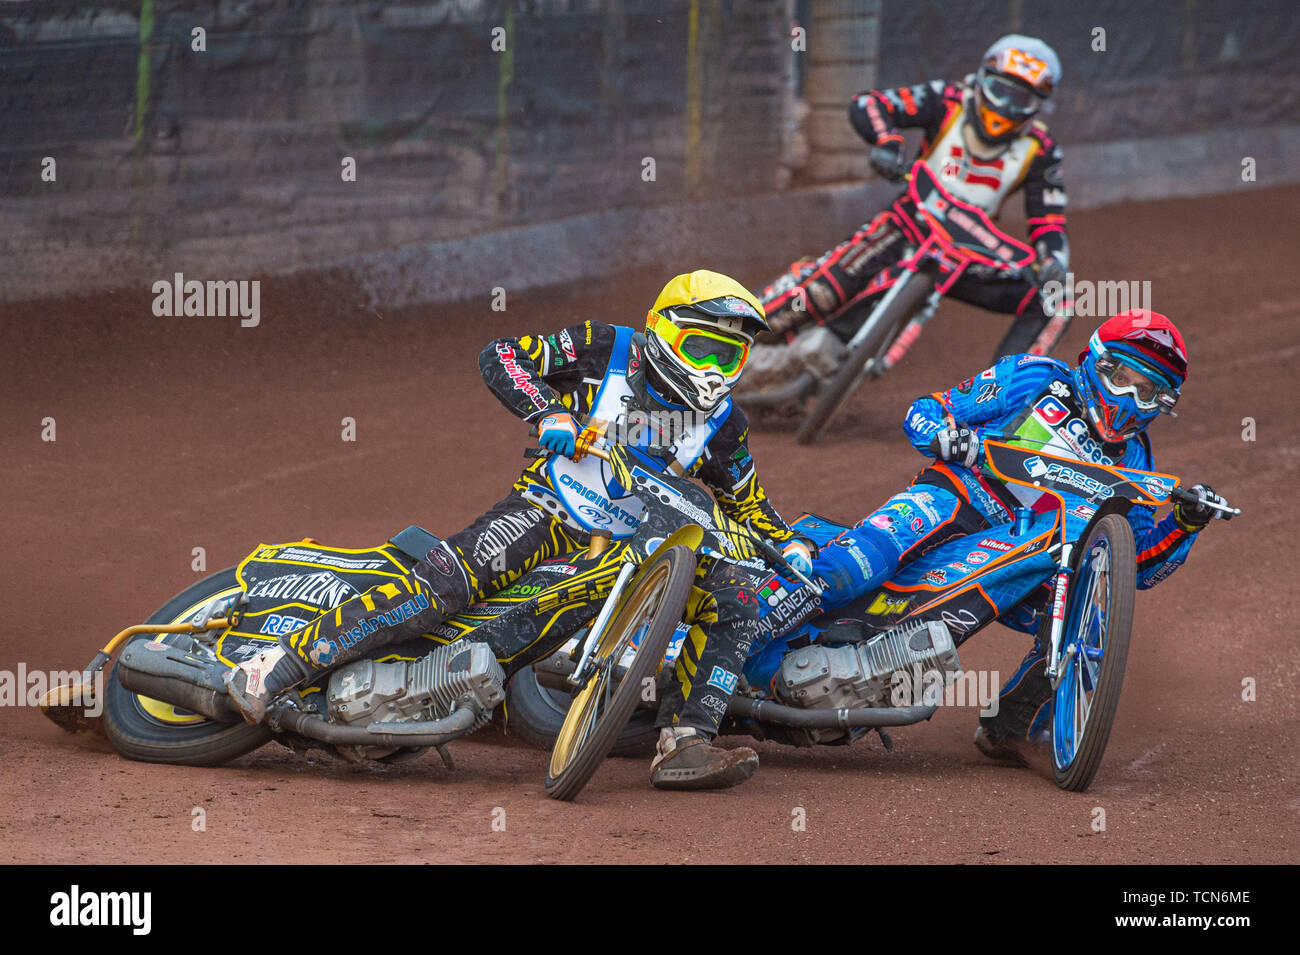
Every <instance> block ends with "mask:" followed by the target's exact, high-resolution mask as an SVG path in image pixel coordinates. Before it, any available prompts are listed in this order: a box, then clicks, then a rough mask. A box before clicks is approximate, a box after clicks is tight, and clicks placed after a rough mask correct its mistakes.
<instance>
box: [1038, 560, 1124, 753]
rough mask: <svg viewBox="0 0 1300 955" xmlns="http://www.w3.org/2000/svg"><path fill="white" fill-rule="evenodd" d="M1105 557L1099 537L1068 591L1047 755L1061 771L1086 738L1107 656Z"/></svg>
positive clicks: (1107, 564)
mask: <svg viewBox="0 0 1300 955" xmlns="http://www.w3.org/2000/svg"><path fill="white" fill-rule="evenodd" d="M1110 553H1111V547H1110V541H1109V539H1108V538H1107V537H1106V536H1105V535H1098V536H1097V537H1096V538H1095V539H1094V540H1093V542H1092V548H1091V550H1089V552H1088V555H1087V557H1086V559H1085V560H1084V561H1083V562H1082V563H1081V564H1080V567H1079V571H1078V573H1076V574H1075V579H1074V586H1073V587H1072V588H1071V594H1070V604H1069V611H1068V612H1067V614H1066V618H1065V630H1064V634H1063V637H1062V647H1061V653H1062V657H1061V659H1062V661H1063V665H1064V667H1065V672H1064V673H1062V674H1061V680H1060V682H1059V683H1058V684H1057V687H1056V693H1055V700H1054V704H1053V713H1052V756H1053V759H1054V760H1055V763H1056V768H1057V769H1059V770H1061V771H1062V772H1064V771H1065V770H1068V769H1069V768H1070V765H1071V764H1072V763H1073V762H1074V759H1075V756H1076V755H1077V754H1078V752H1079V746H1080V745H1081V744H1082V742H1083V739H1084V737H1085V736H1086V734H1087V731H1088V717H1089V715H1090V713H1091V708H1092V699H1093V695H1094V694H1095V693H1096V690H1097V686H1098V681H1099V678H1100V675H1101V667H1102V664H1103V663H1104V662H1105V658H1106V646H1107V637H1108V635H1109V626H1110V616H1109V613H1108V609H1109V606H1110V572H1109V571H1110ZM1071 648H1073V650H1074V652H1073V653H1070V652H1069V651H1070V649H1071Z"/></svg>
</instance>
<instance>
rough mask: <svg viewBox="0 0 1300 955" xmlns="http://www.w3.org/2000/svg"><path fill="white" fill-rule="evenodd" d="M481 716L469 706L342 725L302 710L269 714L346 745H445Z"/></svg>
mask: <svg viewBox="0 0 1300 955" xmlns="http://www.w3.org/2000/svg"><path fill="white" fill-rule="evenodd" d="M478 717H479V714H478V713H476V712H475V711H474V710H473V709H472V708H470V707H468V706H466V707H463V708H462V709H459V710H456V712H454V713H452V714H451V715H450V716H447V717H444V718H443V719H440V720H426V721H424V722H420V723H371V724H369V725H368V726H340V725H339V724H337V723H327V722H326V721H325V719H324V718H323V717H321V716H319V715H317V714H315V713H304V712H302V711H301V710H289V709H283V710H281V709H276V710H272V711H271V712H270V713H268V714H267V718H268V720H269V721H270V722H271V724H272V725H273V726H275V727H277V728H279V729H281V730H287V731H288V732H290V733H297V734H298V735H300V736H308V737H310V738H312V739H318V740H320V741H321V742H323V743H336V744H340V745H343V746H441V745H443V744H444V743H448V742H450V741H451V740H453V739H455V738H456V737H457V736H463V735H464V734H465V733H467V732H469V731H470V730H471V729H473V728H474V724H475V723H476V722H478Z"/></svg>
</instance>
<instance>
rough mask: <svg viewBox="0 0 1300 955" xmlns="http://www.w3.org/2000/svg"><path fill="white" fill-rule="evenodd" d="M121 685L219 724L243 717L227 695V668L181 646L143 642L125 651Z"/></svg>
mask: <svg viewBox="0 0 1300 955" xmlns="http://www.w3.org/2000/svg"><path fill="white" fill-rule="evenodd" d="M118 662H119V666H118V682H119V683H121V684H122V686H124V687H126V688H127V689H128V690H130V691H131V692H133V693H142V694H144V695H145V696H149V697H153V698H154V699H156V700H165V701H166V702H168V703H171V704H172V705H174V706H180V707H184V708H185V709H187V710H190V711H191V712H193V713H198V714H200V715H202V716H206V717H207V718H208V719H210V720H216V721H217V722H218V723H238V722H239V721H240V720H241V719H242V718H243V717H241V716H240V714H239V710H238V709H236V708H235V704H234V702H233V701H231V699H230V696H229V694H227V693H226V684H225V683H224V682H223V681H222V678H221V677H222V674H223V673H224V672H225V670H226V667H224V666H214V665H213V664H212V663H209V662H207V661H204V660H201V659H199V658H198V657H195V656H192V655H190V654H188V653H186V652H185V651H184V650H183V649H181V648H180V647H172V646H167V645H164V644H160V643H144V642H139V643H136V644H133V645H132V646H130V647H128V648H127V649H126V650H123V651H122V656H121V657H120V659H119V661H118Z"/></svg>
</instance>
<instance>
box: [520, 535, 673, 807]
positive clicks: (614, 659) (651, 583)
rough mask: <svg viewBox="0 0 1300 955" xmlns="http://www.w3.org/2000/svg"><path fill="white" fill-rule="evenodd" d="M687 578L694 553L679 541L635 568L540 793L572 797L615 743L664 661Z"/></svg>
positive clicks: (558, 740)
mask: <svg viewBox="0 0 1300 955" xmlns="http://www.w3.org/2000/svg"><path fill="white" fill-rule="evenodd" d="M694 580H695V553H694V551H692V550H691V549H690V548H688V547H682V546H675V547H669V548H668V549H667V550H665V551H664V552H663V553H661V554H658V555H656V556H655V558H654V559H653V560H651V561H649V562H647V563H646V564H645V565H644V566H642V568H641V569H640V571H639V572H638V573H637V576H636V578H635V579H634V580H633V582H632V585H631V587H630V588H629V590H628V593H627V596H626V597H624V598H623V600H622V602H621V605H620V606H619V608H618V610H617V611H616V612H615V614H614V617H613V619H612V620H611V621H610V624H609V626H608V627H607V628H606V629H605V633H604V635H603V636H602V637H601V639H600V643H599V645H598V646H597V647H596V648H595V649H594V650H593V651H592V654H591V664H592V668H593V672H592V674H591V676H590V678H589V679H588V680H587V682H586V684H585V685H584V686H583V687H582V688H581V689H580V690H579V691H578V693H577V695H575V696H574V698H573V702H572V703H571V704H570V705H569V712H568V714H567V715H566V716H565V718H564V723H563V725H561V727H560V731H559V734H558V736H557V737H556V740H555V746H554V747H553V748H552V750H551V760H550V763H549V764H548V765H547V771H546V794H547V795H548V796H550V797H551V798H552V799H560V800H564V801H568V800H571V799H573V798H574V797H576V796H577V795H578V793H580V792H581V791H582V788H583V787H584V786H585V785H587V782H588V780H590V779H591V777H592V775H593V774H594V773H595V772H596V770H597V768H599V766H600V764H601V763H602V762H603V761H604V760H605V757H606V756H607V755H609V751H610V750H611V749H612V748H613V747H614V744H615V743H616V742H618V738H619V734H620V733H622V732H623V729H624V727H625V726H626V725H627V721H628V718H629V717H630V716H631V715H632V712H633V710H635V709H636V707H637V703H638V702H639V700H640V696H641V692H642V687H643V686H644V685H645V681H646V680H651V681H653V679H654V675H655V673H656V672H657V671H658V669H659V666H660V665H661V664H662V663H663V659H664V653H665V652H666V651H667V649H668V644H669V642H670V641H671V640H672V637H673V632H674V631H675V630H676V629H677V622H678V621H679V620H681V619H682V613H683V611H684V610H685V608H686V600H687V598H688V597H689V596H690V593H691V587H692V586H693V583H694ZM629 650H632V651H633V653H632V658H631V660H626V659H625V658H626V655H627V652H628V651H629ZM624 664H625V665H624ZM619 669H621V670H622V671H623V672H622V673H621V674H619V673H618V672H616V671H617V670H619Z"/></svg>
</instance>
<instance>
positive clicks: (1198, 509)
mask: <svg viewBox="0 0 1300 955" xmlns="http://www.w3.org/2000/svg"><path fill="white" fill-rule="evenodd" d="M1187 490H1188V491H1190V492H1191V493H1192V494H1195V495H1196V498H1197V503H1195V504H1184V503H1182V502H1181V501H1180V502H1179V503H1177V504H1175V505H1174V520H1176V521H1177V522H1178V526H1179V527H1181V528H1182V529H1183V530H1185V531H1187V532H1188V533H1189V534H1195V533H1196V532H1197V531H1200V530H1204V529H1205V525H1206V524H1208V523H1210V521H1212V520H1214V519H1215V518H1216V517H1222V516H1223V512H1222V511H1217V510H1215V509H1214V508H1212V507H1209V506H1208V505H1209V504H1211V503H1213V504H1219V505H1222V506H1225V507H1226V506H1227V504H1228V502H1227V501H1225V500H1224V499H1223V498H1221V497H1219V495H1217V494H1215V493H1214V488H1212V487H1210V485H1208V484H1196V485H1193V486H1192V487H1189V488H1188V489H1187Z"/></svg>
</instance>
